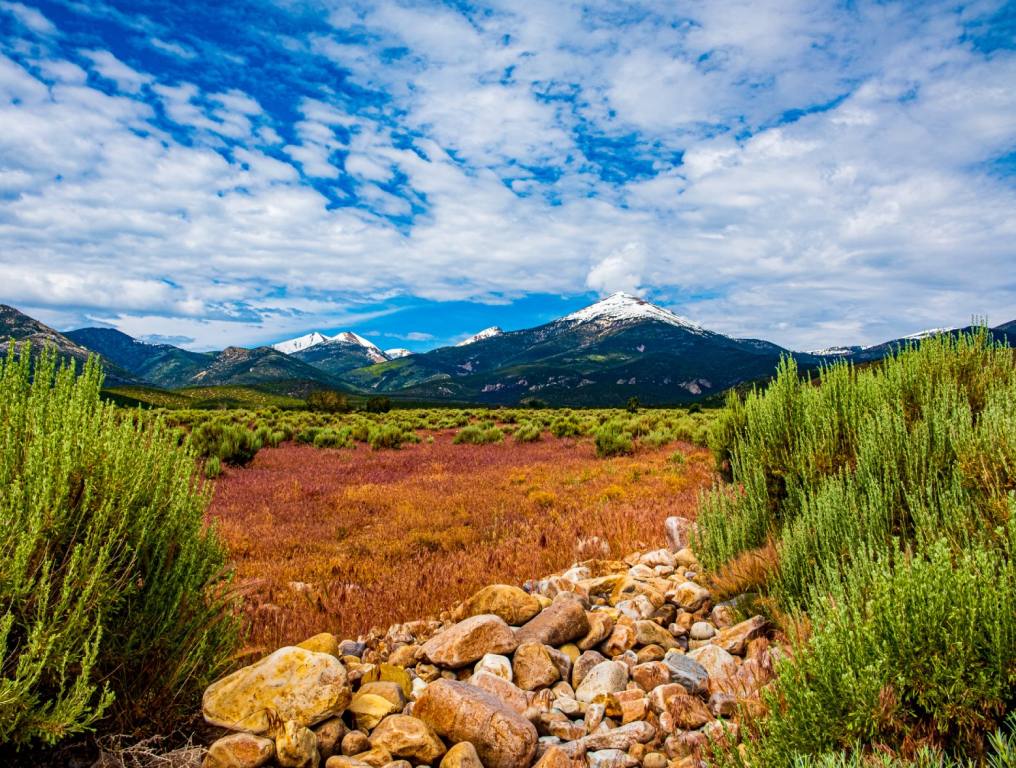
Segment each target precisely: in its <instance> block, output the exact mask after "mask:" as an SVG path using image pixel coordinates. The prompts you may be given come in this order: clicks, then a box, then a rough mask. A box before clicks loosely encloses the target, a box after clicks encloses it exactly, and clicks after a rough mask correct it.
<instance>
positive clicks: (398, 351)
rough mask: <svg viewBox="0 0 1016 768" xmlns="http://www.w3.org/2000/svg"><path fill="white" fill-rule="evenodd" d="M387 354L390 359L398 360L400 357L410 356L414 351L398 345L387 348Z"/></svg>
mask: <svg viewBox="0 0 1016 768" xmlns="http://www.w3.org/2000/svg"><path fill="white" fill-rule="evenodd" d="M385 354H386V355H387V356H388V359H389V360H398V359H399V358H400V357H409V356H410V355H411V354H413V352H412V350H409V349H404V348H403V347H396V348H395V349H386V350H385Z"/></svg>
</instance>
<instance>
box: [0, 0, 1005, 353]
mask: <svg viewBox="0 0 1016 768" xmlns="http://www.w3.org/2000/svg"><path fill="white" fill-rule="evenodd" d="M1014 49H1016V3H1013V2H1008V3H1006V2H1001V1H998V0H984V1H983V2H980V1H977V0H975V1H974V2H969V3H962V4H955V3H948V2H946V3H942V2H934V1H928V2H918V1H916V0H915V1H914V2H865V1H864V0H857V1H854V0H851V2H844V3H823V2H797V1H796V0H708V2H705V1H703V0H695V1H690V2H688V1H683V0H675V1H673V2H639V1H638V0H632V1H630V2H600V1H598V0H592V1H591V2H585V3H572V2H566V1H565V0H546V1H545V2H544V1H541V2H509V1H508V0H493V1H492V2H485V3H471V2H465V1H464V0H449V1H448V2H409V1H406V0H403V1H397V2H396V1H393V2H388V1H384V0H381V1H378V2H360V1H359V0H320V1H316V0H275V2H271V1H270V0H231V2H228V3H226V2H213V3H209V2H207V0H200V2H195V1H193V0H172V2H167V1H165V0H131V1H130V2H128V1H126V0H123V1H121V0H52V1H46V2H15V1H14V0H0V302H4V303H9V304H13V305H14V306H16V307H18V308H19V309H21V310H22V311H25V312H27V313H28V314H31V315H32V316H34V317H37V318H39V319H41V320H43V321H45V322H48V323H50V324H52V325H54V326H56V327H58V328H60V329H70V328H75V327H81V326H85V325H102V326H111V327H116V328H119V329H120V330H123V331H125V332H127V333H130V334H131V335H134V336H137V337H141V338H144V339H148V340H155V341H169V342H172V343H177V344H180V345H182V346H187V347H189V348H192V349H213V348H221V347H223V346H226V345H230V344H239V345H245V346H251V345H256V344H263V343H270V342H274V341H278V340H280V339H284V338H288V337H292V336H296V335H300V334H303V333H305V332H308V331H311V330H321V331H324V332H336V331H339V330H345V329H352V330H355V331H357V332H358V333H361V334H362V335H365V336H368V337H369V338H371V339H372V340H374V341H375V342H376V343H378V344H379V345H380V346H382V347H385V348H388V347H408V348H410V349H413V350H422V349H427V348H431V347H434V346H439V345H442V344H447V343H451V342H454V341H457V340H459V339H461V338H463V337H465V336H467V335H469V334H471V333H473V332H475V331H477V330H479V329H481V328H484V327H486V326H490V325H495V324H496V325H499V326H501V327H503V328H506V329H512V328H523V327H529V326H532V325H536V324H539V323H542V322H546V321H548V320H551V319H553V318H555V317H558V316H560V315H562V314H565V313H567V312H570V311H572V310H575V309H577V308H579V307H581V306H583V305H585V304H588V303H590V302H592V301H595V300H596V299H597V298H598V297H599V296H603V295H606V294H609V293H611V292H614V291H618V290H625V291H629V292H632V293H637V294H639V295H641V296H643V297H645V298H647V299H650V300H652V301H654V302H655V303H658V304H660V305H661V306H664V307H667V308H670V309H672V310H674V311H676V312H678V313H679V314H681V315H684V316H687V317H690V318H692V319H694V320H695V321H697V322H699V323H701V324H702V325H704V326H706V327H708V328H710V329H713V330H716V331H720V332H723V333H728V334H731V335H735V336H748V337H756V338H765V339H769V340H771V341H774V342H776V343H779V344H782V345H784V346H786V347H789V348H792V349H813V348H817V347H825V346H829V345H834V344H870V343H877V342H880V341H884V340H886V339H890V338H894V337H898V336H901V335H904V334H907V333H913V332H915V331H919V330H922V329H925V328H929V327H941V326H956V325H965V324H967V323H968V322H969V321H970V319H971V318H972V317H975V316H976V317H979V318H985V317H986V318H987V319H988V321H989V323H991V324H997V323H1002V322H1006V321H1009V320H1012V319H1016V269H1014V267H1016V53H1014Z"/></svg>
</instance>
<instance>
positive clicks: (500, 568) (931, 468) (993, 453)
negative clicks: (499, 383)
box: [0, 333, 1016, 768]
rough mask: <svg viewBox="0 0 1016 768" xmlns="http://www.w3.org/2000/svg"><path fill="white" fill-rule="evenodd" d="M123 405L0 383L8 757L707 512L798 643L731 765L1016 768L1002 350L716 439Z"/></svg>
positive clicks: (897, 377)
mask: <svg viewBox="0 0 1016 768" xmlns="http://www.w3.org/2000/svg"><path fill="white" fill-rule="evenodd" d="M101 383H102V377H101V372H100V370H99V368H98V366H97V365H96V364H95V363H94V361H93V363H90V364H89V365H88V366H87V367H86V368H85V370H84V372H83V373H82V375H80V376H75V375H74V371H72V370H70V369H67V368H61V367H60V366H59V365H58V363H57V360H56V357H55V355H52V354H43V355H42V356H41V357H39V358H38V360H37V361H35V362H34V363H33V362H32V361H31V360H30V359H29V355H28V354H27V353H22V354H20V355H19V354H17V353H15V352H14V350H13V349H11V350H9V351H8V355H7V357H6V358H5V359H4V360H3V361H2V363H0V390H2V392H0V393H2V395H3V396H2V397H0V417H2V423H3V425H4V429H3V432H2V435H3V439H2V441H0V482H2V485H3V487H4V489H5V493H4V495H3V497H2V503H3V509H2V512H3V516H4V520H5V521H6V523H7V525H6V526H5V528H4V530H3V532H2V534H0V551H2V552H4V553H5V558H6V559H5V562H6V563H7V565H6V567H5V568H4V570H3V573H2V578H0V600H2V602H3V605H4V606H5V613H4V616H3V619H2V620H0V671H2V675H0V743H3V744H4V745H17V746H19V747H23V746H26V745H27V746H37V745H39V744H51V745H52V744H57V745H58V744H61V743H66V742H67V741H68V740H71V739H75V738H81V737H82V735H83V734H87V733H89V732H91V731H95V730H97V731H98V732H99V733H129V734H134V735H143V734H150V733H153V732H155V733H159V732H161V733H168V732H170V731H172V730H173V729H175V728H178V727H179V726H180V724H181V723H183V722H186V721H187V718H188V717H189V716H192V715H193V713H194V712H195V711H196V702H197V700H198V698H199V696H200V693H201V691H202V690H203V688H204V687H205V686H206V685H207V684H208V682H209V681H211V680H212V679H214V678H215V677H217V676H219V675H220V674H222V673H223V672H224V671H226V670H228V669H230V668H231V667H235V666H236V665H237V664H238V663H240V662H241V661H243V660H249V659H251V658H252V657H256V656H260V655H262V654H264V653H265V652H267V651H270V650H272V649H273V648H275V647H278V646H281V645H283V644H285V643H290V642H294V641H296V640H299V639H302V638H304V637H306V636H309V635H312V634H314V633H316V632H320V631H328V632H332V633H335V634H336V635H338V636H340V637H355V636H356V635H360V634H363V633H366V632H367V631H368V630H369V629H371V628H372V627H377V628H381V629H383V628H385V627H387V626H388V625H390V624H392V623H396V622H402V621H407V620H410V619H413V618H419V617H425V616H428V615H433V614H436V613H438V612H441V611H442V610H444V609H447V608H448V607H449V606H450V605H451V604H452V603H454V602H455V601H456V600H458V599H460V598H462V597H464V596H466V595H468V594H469V593H471V592H473V591H475V590H476V589H477V588H478V587H481V586H485V585H487V584H491V583H496V582H505V583H515V584H522V583H525V582H526V581H527V580H529V579H535V578H538V577H540V576H543V575H546V574H547V573H550V572H554V571H557V570H560V569H562V568H564V567H567V566H569V565H570V564H571V563H572V562H574V561H577V560H582V559H586V558H595V557H611V558H616V557H622V556H624V555H626V554H628V553H629V552H631V551H635V550H645V549H649V548H653V547H656V546H659V545H661V544H662V543H663V541H662V538H663V537H662V526H661V523H662V521H663V519H664V518H665V517H667V516H668V515H674V514H677V515H682V516H685V517H688V518H692V519H696V520H697V531H696V533H695V534H694V537H693V541H692V546H693V548H694V550H695V554H696V555H697V557H698V558H699V560H700V561H701V564H702V565H703V566H704V578H705V579H707V581H708V584H709V586H710V589H711V590H712V593H713V594H714V595H715V596H716V598H717V599H724V598H737V599H738V606H739V610H741V611H744V612H746V614H749V615H750V614H751V613H761V614H762V615H764V616H765V617H766V618H767V619H768V621H769V622H770V624H771V626H773V627H775V628H778V630H779V633H778V634H779V636H780V637H781V638H785V639H786V640H787V647H786V648H785V651H784V654H783V659H782V661H781V662H780V663H778V665H777V666H776V668H775V673H776V677H775V680H774V681H773V682H772V683H771V684H769V685H768V686H766V688H765V689H764V690H763V691H762V693H761V700H760V701H759V702H757V706H753V707H752V708H751V709H745V710H743V711H741V712H739V713H738V719H739V722H740V724H741V728H742V731H741V734H742V736H743V743H742V744H741V745H740V747H739V748H738V749H734V750H728V749H725V748H723V746H722V745H716V748H715V749H714V750H713V752H712V754H711V755H710V758H709V764H710V765H712V766H716V767H717V768H748V767H750V768H756V767H758V766H784V765H788V766H790V765H792V766H829V767H830V768H831V767H832V766H844V767H846V766H851V767H855V766H856V767H857V768H861V767H862V766H866V765H876V766H884V767H885V768H903V767H904V766H911V767H913V766H921V768H932V766H957V767H959V766H963V767H964V768H966V767H967V766H984V765H990V766H992V768H1003V767H1005V766H1011V765H1013V764H1016V738H1014V737H1013V735H1012V731H1013V730H1014V727H1016V720H1014V717H1016V716H1014V715H1013V712H1014V711H1016V610H1014V608H1013V594H1016V516H1014V515H1013V511H1014V510H1016V439H1014V436H1016V407H1014V404H1016V364H1014V357H1013V351H1012V350H1011V349H1009V348H1007V347H1003V346H1000V345H998V344H996V343H994V342H992V341H991V340H990V339H989V338H988V337H987V335H986V334H984V333H973V334H967V335H963V336H961V337H959V338H936V339H931V340H926V341H924V342H923V343H922V344H921V346H920V347H919V348H917V347H914V348H906V349H902V350H900V351H898V352H897V353H896V354H894V355H893V356H892V357H890V358H888V359H886V360H885V361H883V362H880V363H877V364H873V365H869V366H866V367H853V366H851V365H849V364H847V363H839V364H835V365H831V366H828V367H826V368H824V369H823V370H821V371H820V372H819V373H818V374H817V375H802V373H801V372H799V371H798V370H796V368H795V367H794V365H793V363H792V361H787V362H785V363H784V364H783V365H782V366H781V368H780V370H779V372H778V375H777V376H776V378H775V379H774V380H773V381H772V382H771V383H769V384H768V386H766V387H765V388H757V389H754V390H752V391H750V392H742V393H732V394H731V396H730V398H729V400H728V403H727V405H726V407H725V408H724V409H722V410H706V411H701V410H699V409H697V408H691V409H675V410H649V409H641V408H639V407H638V405H637V403H632V404H631V407H630V408H628V409H602V410H568V409H555V410H551V409H541V408H520V409H507V408H505V409H497V410H488V409H481V408H472V409H395V410H388V408H387V406H388V405H389V404H387V403H384V402H378V401H374V402H371V401H364V403H363V405H364V406H365V407H366V406H370V408H371V410H366V409H364V410H357V411H349V410H348V404H347V403H343V402H342V401H341V398H339V399H329V398H323V399H322V400H321V402H320V403H318V405H319V406H321V407H319V408H318V409H316V410H312V409H308V408H306V407H301V408H300V409H288V408H281V407H278V405H273V406H269V407H259V408H253V409H221V410H204V409H197V408H173V409H166V410H160V409H149V410H144V409H138V408H122V407H119V406H117V405H115V404H113V403H110V402H108V401H103V398H102V396H101V395H100V391H101ZM332 406H338V407H334V408H333V407H332ZM706 445H708V449H707V448H706V447H704V446H706ZM1007 734H1008V735H1007Z"/></svg>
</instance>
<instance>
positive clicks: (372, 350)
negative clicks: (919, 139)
mask: <svg viewBox="0 0 1016 768" xmlns="http://www.w3.org/2000/svg"><path fill="white" fill-rule="evenodd" d="M328 341H337V342H339V343H340V344H354V345H356V346H358V347H363V348H364V349H366V350H367V356H368V357H369V358H370V359H371V360H373V361H374V362H375V363H383V362H385V361H386V360H388V359H389V358H388V355H386V354H385V353H384V352H382V351H381V348H380V347H378V345H377V344H375V343H374V342H373V341H370V340H369V339H365V338H363V336H361V335H360V334H358V333H353V332H352V331H343V332H342V333H337V334H335V335H334V336H332V337H331V338H330V339H328Z"/></svg>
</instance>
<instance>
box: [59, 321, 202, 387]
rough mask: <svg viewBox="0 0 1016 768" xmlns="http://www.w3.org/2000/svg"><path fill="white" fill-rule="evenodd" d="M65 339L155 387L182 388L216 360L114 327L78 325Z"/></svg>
mask: <svg viewBox="0 0 1016 768" xmlns="http://www.w3.org/2000/svg"><path fill="white" fill-rule="evenodd" d="M65 335H66V336H67V338H69V339H71V340H72V341H74V342H75V343H77V344H80V345H81V346H82V347H85V348H87V349H90V350H92V351H93V352H97V353H99V354H100V355H102V356H103V357H105V358H106V359H107V360H111V361H112V362H113V363H115V364H116V365H118V366H120V367H121V368H123V369H124V370H126V371H130V373H131V374H132V375H133V376H134V377H135V378H137V379H138V380H139V381H145V382H148V383H149V384H154V385H155V386H157V387H165V388H168V389H174V388H176V387H184V386H187V384H188V383H189V382H190V381H191V379H192V378H193V377H194V376H195V375H197V374H198V373H199V372H200V371H201V370H202V369H204V368H205V367H207V366H208V365H210V364H211V363H212V361H213V360H214V359H215V353H201V352H190V351H189V350H186V349H180V347H175V346H173V345H172V344H148V343H146V342H143V341H139V340H137V339H135V338H134V337H132V336H128V335H127V334H126V333H123V332H121V331H118V330H116V329H115V328H79V329H78V330H76V331H68V332H67V333H66V334H65Z"/></svg>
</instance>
